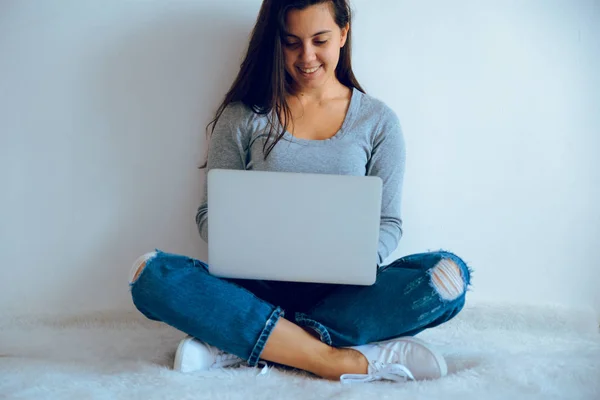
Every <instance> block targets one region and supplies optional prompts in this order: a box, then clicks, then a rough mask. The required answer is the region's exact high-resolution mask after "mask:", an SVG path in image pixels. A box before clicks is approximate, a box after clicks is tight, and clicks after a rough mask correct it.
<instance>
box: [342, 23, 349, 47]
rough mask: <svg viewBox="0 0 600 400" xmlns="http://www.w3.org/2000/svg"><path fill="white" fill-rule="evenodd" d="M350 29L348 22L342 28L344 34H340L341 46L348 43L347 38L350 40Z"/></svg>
mask: <svg viewBox="0 0 600 400" xmlns="http://www.w3.org/2000/svg"><path fill="white" fill-rule="evenodd" d="M349 31H350V24H349V23H348V24H346V26H345V27H343V28H342V34H341V36H340V48H342V47H344V46H345V45H346V40H348V32H349Z"/></svg>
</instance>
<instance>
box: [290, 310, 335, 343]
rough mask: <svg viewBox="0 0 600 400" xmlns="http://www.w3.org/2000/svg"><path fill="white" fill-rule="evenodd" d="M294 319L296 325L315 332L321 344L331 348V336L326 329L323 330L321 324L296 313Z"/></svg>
mask: <svg viewBox="0 0 600 400" xmlns="http://www.w3.org/2000/svg"><path fill="white" fill-rule="evenodd" d="M295 317H296V322H297V323H298V325H300V326H306V327H308V328H311V329H313V330H315V331H316V332H317V333H318V334H319V337H320V338H321V342H323V343H325V344H328V345H329V346H331V336H330V335H329V331H328V330H327V328H325V326H324V325H323V324H321V323H319V322H317V321H315V320H314V319H310V318H308V316H307V315H306V314H302V313H296V316H295Z"/></svg>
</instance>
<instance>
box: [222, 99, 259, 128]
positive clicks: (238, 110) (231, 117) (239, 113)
mask: <svg viewBox="0 0 600 400" xmlns="http://www.w3.org/2000/svg"><path fill="white" fill-rule="evenodd" d="M255 115H256V113H255V112H254V111H252V109H251V108H250V107H248V106H247V105H245V104H244V103H242V102H241V101H236V102H233V103H229V104H228V105H227V106H225V108H224V109H223V113H222V114H221V119H223V120H226V121H227V122H228V123H231V124H234V125H238V124H240V123H249V122H250V121H251V120H252V118H254V117H255Z"/></svg>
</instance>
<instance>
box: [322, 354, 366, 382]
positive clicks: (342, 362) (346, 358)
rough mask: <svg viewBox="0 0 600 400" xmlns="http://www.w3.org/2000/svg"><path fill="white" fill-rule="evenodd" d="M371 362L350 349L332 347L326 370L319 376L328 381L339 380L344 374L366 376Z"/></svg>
mask: <svg viewBox="0 0 600 400" xmlns="http://www.w3.org/2000/svg"><path fill="white" fill-rule="evenodd" d="M368 366H369V362H368V361H367V359H366V358H365V357H364V356H363V355H362V354H361V353H360V352H358V351H356V350H354V349H348V348H335V347H331V348H330V351H329V354H328V357H327V364H326V368H324V369H323V370H322V371H320V373H318V375H320V376H322V377H323V378H326V379H331V380H339V379H340V376H342V375H343V374H366V373H367V370H368Z"/></svg>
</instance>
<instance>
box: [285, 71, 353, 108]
mask: <svg viewBox="0 0 600 400" xmlns="http://www.w3.org/2000/svg"><path fill="white" fill-rule="evenodd" d="M293 90H294V91H293V93H292V94H293V95H294V96H297V97H298V98H299V99H301V100H302V101H303V102H304V101H310V102H313V101H314V102H321V101H323V100H328V99H332V98H335V97H339V96H340V94H341V93H342V92H345V91H347V88H346V87H345V86H344V85H342V84H341V83H340V81H338V80H337V78H335V77H333V78H332V79H329V80H327V81H326V82H325V83H324V84H323V85H322V86H320V87H316V88H304V87H298V86H296V87H294V88H293Z"/></svg>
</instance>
